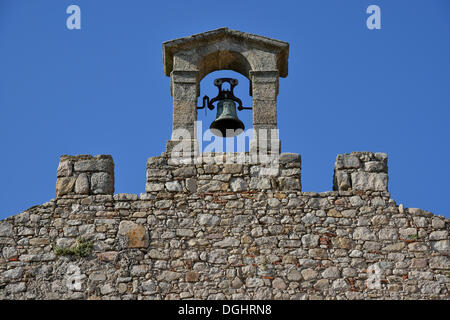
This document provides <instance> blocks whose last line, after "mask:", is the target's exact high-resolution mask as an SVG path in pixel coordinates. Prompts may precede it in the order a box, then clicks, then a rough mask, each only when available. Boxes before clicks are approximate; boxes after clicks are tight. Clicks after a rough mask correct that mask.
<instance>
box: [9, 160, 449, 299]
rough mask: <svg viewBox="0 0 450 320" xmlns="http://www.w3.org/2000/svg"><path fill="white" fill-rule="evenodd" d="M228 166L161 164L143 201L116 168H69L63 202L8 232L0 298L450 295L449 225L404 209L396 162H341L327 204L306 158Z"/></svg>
mask: <svg viewBox="0 0 450 320" xmlns="http://www.w3.org/2000/svg"><path fill="white" fill-rule="evenodd" d="M220 159H222V160H220ZM223 160H224V159H223V156H222V155H211V156H209V157H206V160H205V159H202V161H197V162H196V163H186V164H181V163H176V162H173V160H172V159H169V158H168V157H167V156H166V155H165V154H163V155H162V156H160V157H154V158H150V159H149V161H148V164H147V185H146V192H145V193H143V194H141V195H140V196H138V195H133V194H113V188H114V183H113V181H114V172H113V168H114V164H113V162H112V158H111V157H109V156H96V157H92V156H73V157H71V156H63V157H61V163H60V165H59V167H58V173H57V176H58V180H57V181H58V182H57V198H56V199H52V200H50V201H49V202H47V203H45V204H43V205H40V206H35V207H32V208H30V209H28V210H26V211H24V212H22V213H20V214H18V215H15V216H12V217H9V218H7V219H5V220H2V221H0V299H192V298H194V299H380V298H381V299H448V298H449V290H450V261H449V250H450V240H449V236H448V231H449V222H450V219H446V218H444V217H442V216H436V215H433V214H432V213H430V212H426V211H424V210H420V209H414V208H403V206H402V205H400V206H398V205H397V204H396V203H395V201H394V200H393V199H392V198H391V197H390V194H389V193H388V192H387V157H386V155H384V154H373V153H367V152H365V153H352V154H346V155H339V156H338V157H337V160H336V164H335V179H334V181H335V182H334V184H335V186H334V188H335V191H330V192H324V193H314V192H302V191H301V179H300V156H299V155H295V154H281V155H280V159H279V160H280V166H279V168H278V170H273V166H272V165H269V164H267V165H264V166H262V165H258V164H252V163H244V164H237V163H234V164H229V163H228V164H227V163H223V162H224V161H223ZM225 162H226V159H225ZM263 167H264V168H265V169H264V170H263V169H262V168H263ZM343 177H344V178H343ZM345 177H346V178H345ZM345 179H347V180H345ZM345 181H347V182H346V183H345ZM80 238H82V239H84V240H86V243H89V244H92V245H93V247H92V249H91V250H88V252H87V256H85V257H78V256H76V255H72V256H66V255H63V254H61V252H62V251H61V249H62V248H66V249H67V248H72V249H73V248H77V246H79V244H80V241H78V240H77V239H80Z"/></svg>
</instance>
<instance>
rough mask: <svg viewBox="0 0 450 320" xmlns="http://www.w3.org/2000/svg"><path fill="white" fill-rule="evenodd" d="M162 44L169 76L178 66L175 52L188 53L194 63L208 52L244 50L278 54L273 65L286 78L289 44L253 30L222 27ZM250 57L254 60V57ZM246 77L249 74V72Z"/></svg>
mask: <svg viewBox="0 0 450 320" xmlns="http://www.w3.org/2000/svg"><path fill="white" fill-rule="evenodd" d="M162 47H163V63H164V74H165V75H166V76H170V73H171V72H172V71H173V70H174V69H176V68H174V56H176V55H179V56H186V55H188V56H190V57H189V58H188V59H187V60H190V61H189V62H192V61H193V60H198V59H202V58H203V57H204V56H206V55H207V54H208V53H210V52H211V53H213V52H214V51H215V52H220V51H223V52H225V51H232V52H233V51H235V52H237V53H242V51H243V50H245V51H247V52H251V53H250V55H254V56H261V55H266V54H269V55H271V56H275V60H276V66H274V70H278V72H279V76H280V77H283V78H284V77H286V76H287V75H288V56H289V43H287V42H284V41H280V40H276V39H271V38H268V37H263V36H259V35H255V34H251V33H246V32H241V31H237V30H231V29H228V28H219V29H215V30H211V31H207V32H203V33H199V34H194V35H191V36H188V37H183V38H179V39H175V40H170V41H166V42H164V43H163V44H162ZM208 48H209V49H208ZM196 56H197V57H196ZM249 60H250V61H251V58H250V59H249ZM255 60H258V59H255ZM251 67H252V68H251V69H252V70H257V69H258V66H256V65H255V66H251ZM183 69H184V68H183ZM235 71H236V70H235ZM238 72H239V71H238ZM244 75H245V74H244ZM245 76H247V77H248V74H247V75H245Z"/></svg>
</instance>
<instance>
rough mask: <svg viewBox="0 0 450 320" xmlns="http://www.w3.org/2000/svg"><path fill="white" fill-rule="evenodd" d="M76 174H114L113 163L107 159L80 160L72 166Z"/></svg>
mask: <svg viewBox="0 0 450 320" xmlns="http://www.w3.org/2000/svg"><path fill="white" fill-rule="evenodd" d="M74 170H75V171H78V172H109V173H112V172H114V163H113V162H112V160H109V159H92V160H81V161H77V162H75V164H74Z"/></svg>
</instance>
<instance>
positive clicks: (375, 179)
mask: <svg viewBox="0 0 450 320" xmlns="http://www.w3.org/2000/svg"><path fill="white" fill-rule="evenodd" d="M351 179H352V188H353V189H355V190H363V191H366V190H371V191H387V186H388V175H387V174H386V173H368V172H353V173H352V174H351Z"/></svg>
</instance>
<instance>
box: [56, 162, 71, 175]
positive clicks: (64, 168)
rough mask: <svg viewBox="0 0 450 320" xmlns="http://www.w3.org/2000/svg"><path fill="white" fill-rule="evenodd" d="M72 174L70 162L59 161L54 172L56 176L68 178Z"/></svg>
mask: <svg viewBox="0 0 450 320" xmlns="http://www.w3.org/2000/svg"><path fill="white" fill-rule="evenodd" d="M72 172H73V163H72V161H69V160H66V161H61V162H60V163H59V165H58V169H57V171H56V176H57V177H58V178H60V177H70V176H71V175H72Z"/></svg>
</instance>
